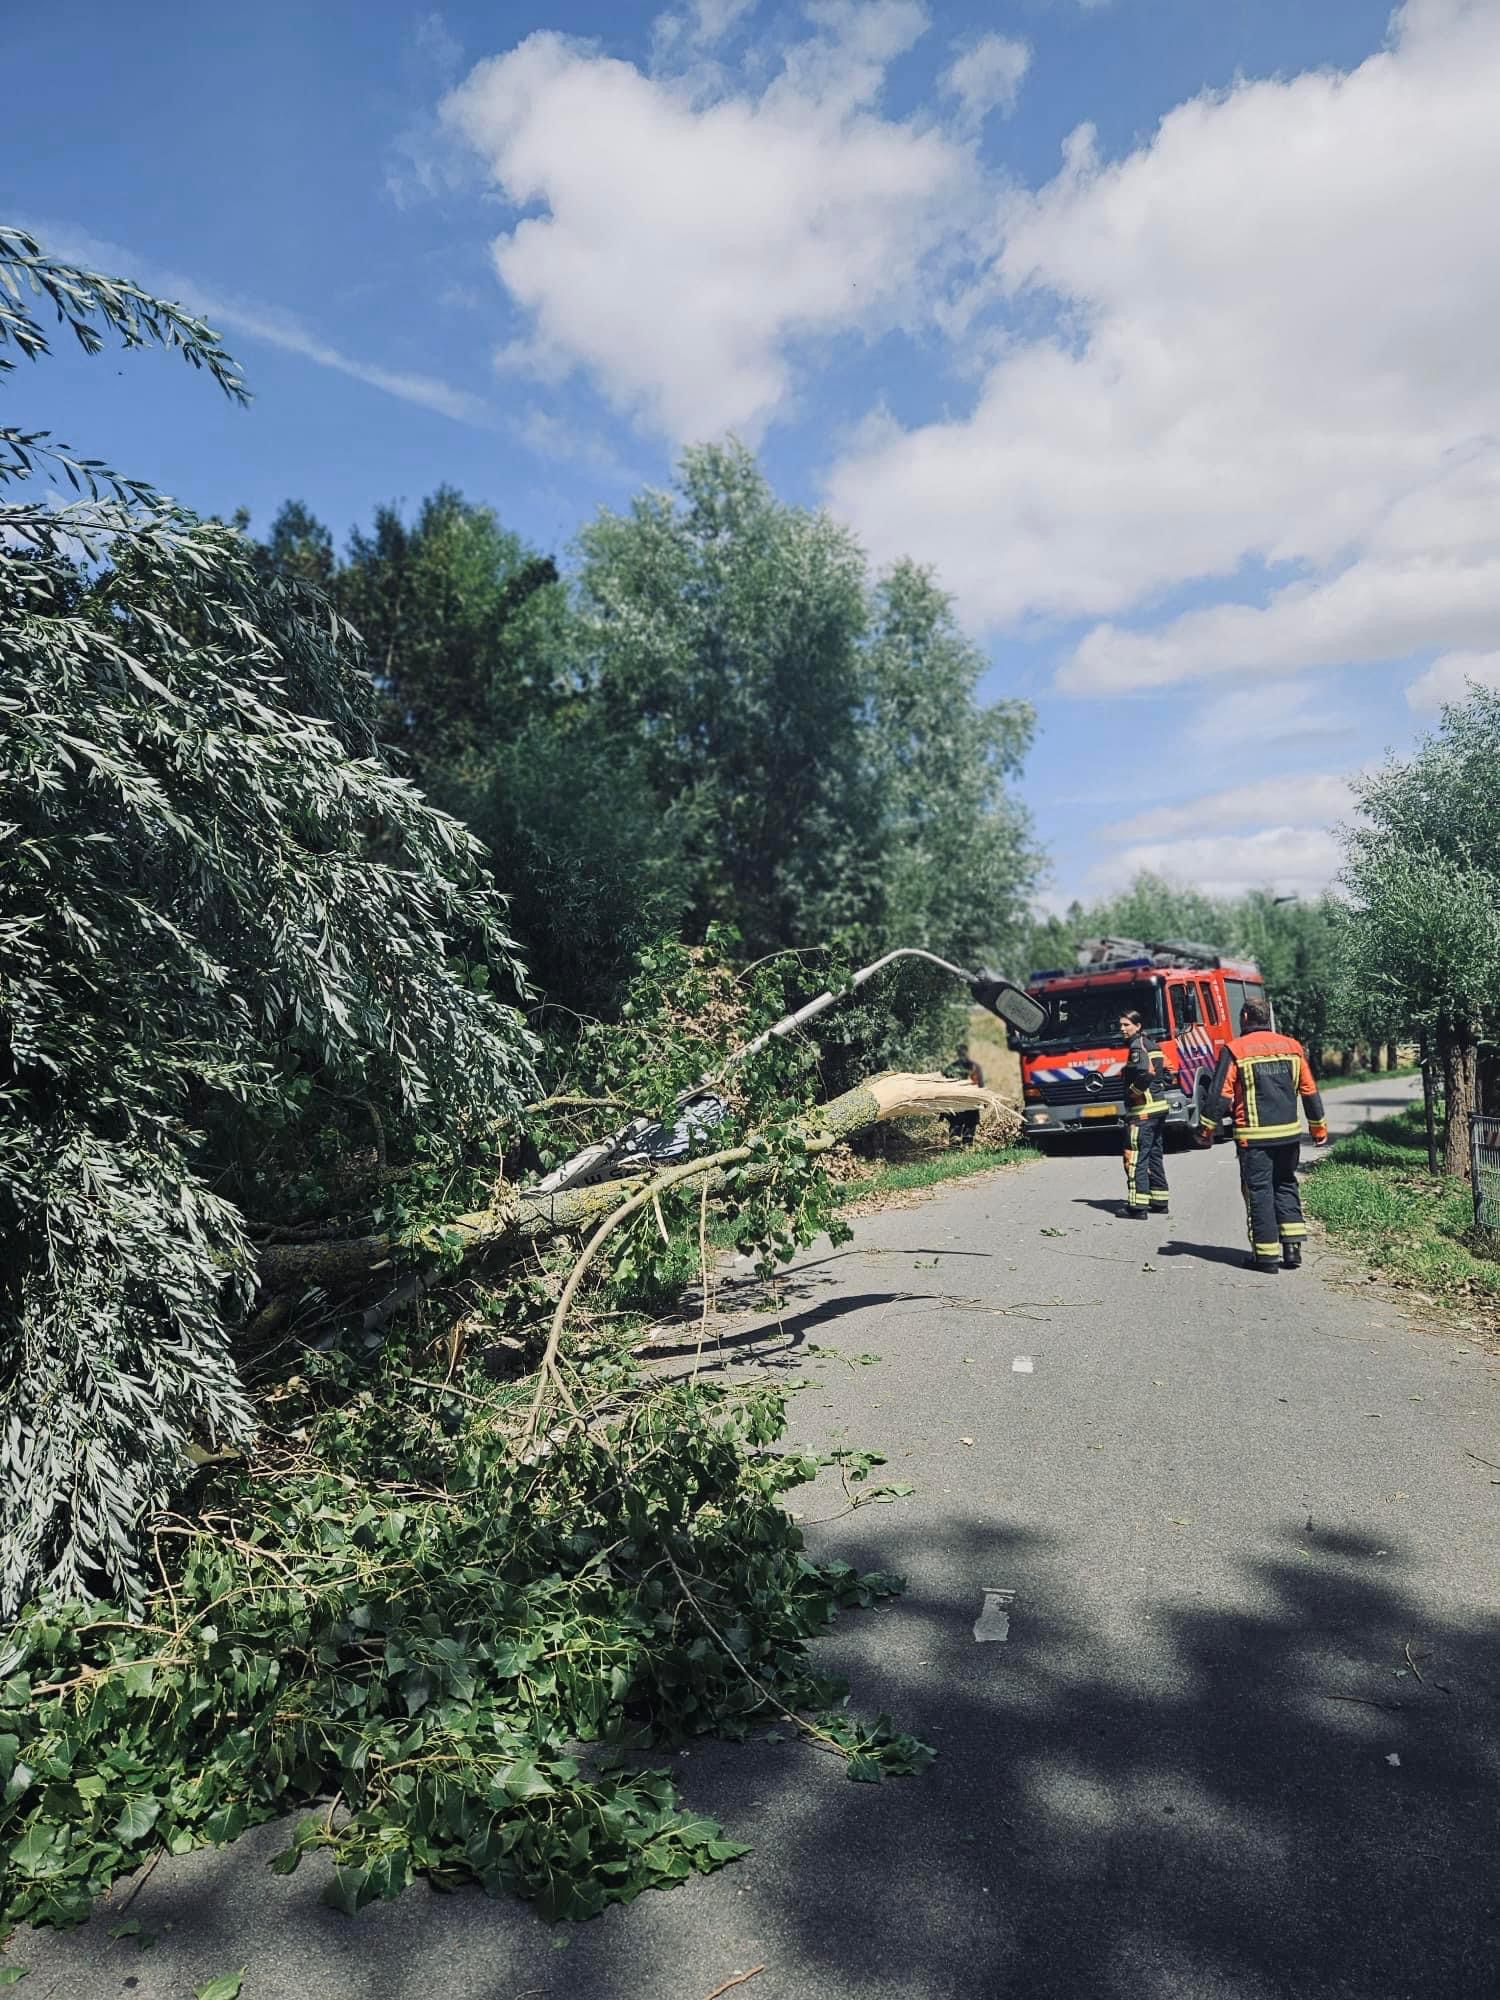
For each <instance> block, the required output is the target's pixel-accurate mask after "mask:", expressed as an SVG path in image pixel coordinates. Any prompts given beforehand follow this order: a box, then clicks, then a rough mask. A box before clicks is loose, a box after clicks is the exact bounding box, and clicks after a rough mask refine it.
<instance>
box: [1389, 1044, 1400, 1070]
mask: <svg viewBox="0 0 1500 2000" xmlns="http://www.w3.org/2000/svg"><path fill="white" fill-rule="evenodd" d="M1400 1061H1401V1051H1400V1050H1399V1049H1398V1048H1397V1047H1396V1044H1395V1043H1394V1042H1387V1043H1386V1045H1385V1066H1386V1068H1387V1069H1395V1068H1397V1067H1398V1066H1399V1064H1400Z"/></svg>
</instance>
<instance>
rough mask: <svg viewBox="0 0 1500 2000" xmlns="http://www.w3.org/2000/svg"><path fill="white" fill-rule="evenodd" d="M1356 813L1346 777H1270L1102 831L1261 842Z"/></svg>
mask: <svg viewBox="0 0 1500 2000" xmlns="http://www.w3.org/2000/svg"><path fill="white" fill-rule="evenodd" d="M1353 809H1354V793H1353V790H1352V789H1351V787H1350V784H1349V780H1348V778H1347V777H1343V776H1340V775H1338V774H1336V773H1334V772H1331V771H1319V772H1311V773H1309V774H1308V775H1306V776H1305V777H1291V778H1282V777H1275V778H1265V779H1257V780H1253V781H1252V782H1250V783H1248V784H1243V785H1231V786H1229V787H1227V788H1226V789H1225V790H1223V791H1219V792H1209V793H1206V794H1204V795H1203V796H1202V797H1200V798H1195V799H1185V800H1183V801H1181V802H1180V803H1179V804H1177V805H1164V806H1151V807H1148V808H1147V810H1146V811H1145V812H1140V813H1133V814H1132V815H1131V816H1130V818H1129V819H1123V820H1119V821H1117V822H1116V823H1115V824H1114V825H1113V826H1108V827H1105V828H1104V829H1103V835H1104V837H1105V838H1107V839H1111V840H1118V841H1130V842H1139V841H1148V840H1155V841H1162V840H1176V839H1178V838H1179V837H1180V836H1182V835H1186V834H1191V835H1193V836H1194V837H1195V842H1196V840H1199V839H1210V840H1212V839H1216V838H1222V837H1224V836H1226V835H1229V834H1231V833H1244V832H1245V831H1246V830H1248V831H1249V832H1250V833H1251V835H1252V836H1253V838H1255V839H1259V838H1260V837H1261V836H1262V835H1263V834H1264V833H1266V832H1267V831H1275V832H1277V833H1278V834H1283V833H1287V832H1289V831H1293V830H1295V831H1299V832H1301V831H1309V830H1313V831H1325V830H1326V829H1327V828H1328V827H1329V826H1330V825H1333V824H1335V823H1336V822H1338V821H1339V820H1342V819H1346V818H1347V817H1348V815H1349V814H1350V813H1351V812H1352V811H1353Z"/></svg>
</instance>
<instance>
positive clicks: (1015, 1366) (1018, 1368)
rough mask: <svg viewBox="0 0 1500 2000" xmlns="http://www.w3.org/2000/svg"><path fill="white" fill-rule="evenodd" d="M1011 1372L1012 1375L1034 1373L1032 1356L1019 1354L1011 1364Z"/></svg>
mask: <svg viewBox="0 0 1500 2000" xmlns="http://www.w3.org/2000/svg"><path fill="white" fill-rule="evenodd" d="M1010 1372H1011V1374H1012V1375H1030V1374H1032V1373H1034V1370H1033V1368H1032V1362H1031V1356H1030V1355H1029V1354H1018V1355H1017V1356H1016V1358H1015V1360H1014V1361H1012V1363H1011V1364H1010Z"/></svg>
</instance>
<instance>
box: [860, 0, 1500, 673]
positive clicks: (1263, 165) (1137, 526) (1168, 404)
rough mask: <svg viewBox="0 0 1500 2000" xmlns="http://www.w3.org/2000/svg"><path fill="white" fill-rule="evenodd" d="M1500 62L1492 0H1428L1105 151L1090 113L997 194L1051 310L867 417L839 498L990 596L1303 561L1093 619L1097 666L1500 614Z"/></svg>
mask: <svg viewBox="0 0 1500 2000" xmlns="http://www.w3.org/2000/svg"><path fill="white" fill-rule="evenodd" d="M1497 92H1500V6H1497V5H1496V4H1494V0H1409V4H1408V5H1406V6H1405V7H1404V8H1402V9H1400V10H1399V11H1398V13H1397V15H1396V16H1395V18H1394V22H1393V29H1392V39H1391V41H1390V44H1389V46H1388V47H1386V48H1384V49H1382V50H1381V51H1379V52H1377V53H1375V54H1373V55H1372V56H1371V57H1370V58H1369V59H1368V60H1367V61H1366V62H1364V63H1363V64H1361V65H1360V66H1359V67H1358V68H1357V69H1355V70H1353V71H1351V72H1349V73H1347V74H1345V73H1339V72H1334V71H1319V72H1316V73H1308V74H1305V75H1300V76H1294V77H1290V78H1282V79H1276V80H1269V81H1259V82H1243V83H1240V84H1238V85H1236V86H1235V87H1234V88H1233V89H1231V90H1228V91H1225V92H1222V93H1214V94H1205V95H1204V96H1202V97H1199V98H1197V99H1195V100H1193V101H1192V102H1190V103H1186V104H1183V105H1180V106H1179V107H1178V108H1177V109H1175V110H1174V111H1172V112H1171V113H1170V114H1169V115H1168V116H1167V117H1166V118H1165V119H1164V120H1163V121H1162V123H1161V126H1160V127H1159V129H1158V130H1157V132H1156V133H1155V134H1154V136H1153V137H1152V138H1151V140H1150V141H1149V143H1147V144H1145V145H1143V146H1141V147H1140V148H1139V149H1137V150H1136V151H1135V152H1133V153H1131V154H1129V155H1128V156H1127V157H1126V158H1124V159H1122V160H1120V161H1119V162H1118V163H1116V164H1113V165H1105V164H1102V163H1101V162H1100V160H1099V159H1098V156H1097V148H1096V144H1095V140H1094V137H1093V134H1092V133H1091V132H1090V131H1089V130H1088V129H1087V128H1083V129H1081V130H1080V131H1079V132H1077V133H1075V134H1074V135H1073V138H1072V139H1071V140H1070V141H1069V144H1068V147H1067V149H1066V154H1065V159H1064V164H1063V167H1062V170H1061V172H1060V173H1059V174H1058V175H1057V176H1056V178H1055V179H1054V180H1052V181H1051V182H1050V183H1049V184H1048V185H1047V186H1045V187H1044V188H1042V189H1041V190H1040V191H1039V192H1037V193H1034V194H1026V193H1022V194H1017V195H1014V196H1012V197H1010V198H1009V199H1007V200H1006V201H1004V202H1003V203H1002V206H1001V214H1000V222H1001V227H1002V231H1003V247H1002V248H1001V250H1000V253H999V256H998V260H997V262H996V265H995V268H994V271H993V274H992V284H993V287H994V291H995V296H996V298H997V299H998V300H999V301H1001V302H1002V303H1009V304H1010V305H1012V306H1014V307H1015V308H1017V309H1018V310H1019V311H1022V312H1024V313H1025V315H1026V316H1027V317H1026V320H1025V322H1024V324H1025V325H1026V326H1027V327H1029V326H1030V325H1031V324H1034V323H1035V315H1036V312H1037V310H1038V308H1039V307H1046V306H1049V305H1050V306H1051V308H1052V309H1053V310H1054V312H1055V314H1056V321H1055V326H1054V328H1053V330H1051V331H1049V332H1046V333H1044V334H1042V335H1040V336H1037V335H1032V334H1030V333H1029V332H1025V333H1018V334H1015V335H1013V337H1012V338H1011V339H1010V341H1009V342H1008V344H1006V345H1005V346H1003V347H1002V348H1001V350H1000V352H999V357H998V359H997V360H995V362H994V363H993V365H992V366H991V367H990V368H989V371H988V373H987V375H986V377H985V379H984V383H983V387H982V389H981V391H980V393H979V396H978V399H977V401H976V403H975V405H974V407H973V409H972V411H971V412H970V413H969V414H968V415H966V416H962V417H959V418H956V419H952V420H947V421H941V422H934V423H929V424H923V425H918V426H916V427H914V428H911V429H908V430H903V429H901V428H900V427H899V426H896V425H892V424H890V423H887V424H886V425H885V426H884V427H883V430H881V431H875V432H873V433H872V434H871V435H869V436H867V437H865V438H862V439H860V440H859V441H858V442H857V443H856V444H855V445H854V446H853V447H852V448H851V449H850V451H849V452H848V454H847V456H846V457H845V458H844V459H843V461H842V462H841V463H840V464H838V465H837V466H836V467H835V468H834V470H833V472H832V475H831V477H830V479H829V482H828V492H829V497H830V499H831V501H832V502H833V504H834V505H835V507H836V508H837V509H838V511H839V512H840V513H842V514H843V515H844V516H845V517H846V518H848V519H849V520H851V521H852V522H853V524H854V525H855V527H856V528H857V529H858V530H859V531H860V532H861V533H862V535H863V536H864V538H865V540H866V542H867V543H868V544H869V545H870V546H871V548H872V550H873V551H874V553H875V554H877V555H878V556H879V557H882V558H889V557H891V556H893V555H894V554H896V553H898V552H906V553H912V554H915V555H917V556H919V557H921V558H924V559H926V560H929V561H932V562H934V563H935V564H937V565H938V567H939V570H940V572H941V574H942V576H943V578H944V580H945V581H946V582H947V583H948V584H949V585H950V586H951V587H954V588H956V590H957V591H958V593H959V596H960V600H961V604H962V607H963V609H964V611H965V613H966V614H967V615H968V616H969V617H971V618H972V619H974V620H976V621H978V622H980V623H983V624H985V625H987V626H990V627H1003V626H1007V625H1012V624H1014V623H1016V622H1017V621H1020V620H1023V619H1026V618H1028V617H1035V616H1037V615H1042V616H1048V615H1054V616H1073V617H1077V616H1084V617H1102V618H1109V617H1111V616H1112V615H1113V616H1116V617H1117V616H1118V615H1119V614H1121V613H1124V612H1135V613H1139V612H1140V611H1141V610H1143V609H1146V608H1149V606H1150V604H1151V602H1152V600H1153V599H1154V598H1155V597H1156V596H1158V595H1159V594H1160V593H1161V592H1163V591H1165V590H1168V589H1171V588H1174V587H1179V586H1181V585H1182V584H1184V583H1185V582H1188V581H1191V580H1201V579H1224V580H1228V579H1234V578H1235V577H1237V576H1238V575H1240V574H1241V572H1242V571H1243V570H1244V569H1245V567H1246V565H1252V566H1253V565H1260V564H1269V565H1272V566H1276V565H1284V566H1287V567H1288V568H1289V569H1290V570H1291V571H1292V573H1293V574H1294V575H1297V573H1298V572H1300V575H1297V580H1296V581H1295V582H1293V583H1291V584H1289V585H1287V586H1286V587H1285V588H1283V589H1282V590H1280V591H1278V592H1277V593H1276V595H1275V596H1274V597H1273V599H1272V600H1271V602H1270V604H1269V605H1268V606H1267V607H1266V608H1265V609H1260V608H1258V607H1255V606H1248V607H1247V606H1238V605H1229V606H1225V607H1221V608H1217V609H1214V608H1211V609H1208V610H1204V611H1201V612H1194V613H1191V614H1189V615H1188V616H1187V617H1185V618H1182V619H1178V620H1175V621H1173V622H1172V623H1171V624H1169V625H1168V626H1166V627H1165V628H1164V629H1162V630H1161V631H1157V632H1146V633H1140V632H1134V631H1121V630H1117V629H1115V628H1114V627H1112V626H1109V627H1105V628H1103V629H1102V630H1101V631H1100V632H1098V633H1094V634H1091V635H1089V637H1088V638H1086V639H1085V641H1084V642H1083V644H1082V645H1081V646H1080V647H1079V649H1078V651H1077V653H1076V655H1075V656H1074V659H1073V661H1072V662H1071V663H1070V664H1069V667H1068V669H1067V672H1066V674H1065V677H1064V679H1065V685H1067V686H1069V687H1071V688H1074V689H1076V690H1078V691H1083V692H1117V691H1121V690H1124V689H1127V688H1133V687H1140V686H1160V685H1164V684H1166V683H1168V682H1172V681H1178V680H1184V679H1188V678H1193V677H1196V676H1198V675H1200V674H1203V673H1213V672H1220V671H1229V670H1231V669H1233V668H1235V667H1245V666H1252V665H1261V666H1269V667H1271V668H1272V669H1273V670H1275V671H1292V670H1294V669H1296V668H1298V667H1301V666H1312V665H1317V664H1320V663H1331V662H1335V661H1339V660H1344V659H1350V658H1365V659H1372V658H1377V657H1379V658H1396V657H1402V656H1405V655H1408V654H1410V653H1412V652H1414V651H1423V650H1428V649H1430V648H1432V647H1455V648H1458V647H1462V648H1468V647H1475V646H1479V645H1482V644H1484V643H1489V644H1493V642H1494V635H1495V633H1496V631H1497V629H1500V621H1497V613H1500V550H1497V548H1496V546H1495V542H1494V539H1493V536H1492V532H1491V531H1492V524H1493V520H1494V514H1493V512H1490V513H1489V514H1488V518H1486V516H1485V514H1484V513H1482V512H1476V511H1474V510H1473V509H1472V507H1471V508H1470V509H1469V510H1468V511H1467V515H1466V517H1465V510H1464V509H1463V508H1462V507H1461V506H1460V504H1459V503H1460V499H1461V497H1462V496H1463V495H1464V494H1466V493H1467V494H1468V495H1469V497H1470V498H1472V495H1473V493H1474V491H1476V490H1478V489H1480V488H1483V487H1485V486H1489V487H1491V488H1492V489H1493V487H1494V484H1495V478H1496V474H1495V464H1496V452H1495V448H1494V446H1493V443H1492V441H1493V440H1494V439H1495V438H1496V437H1497V436H1500V374H1497V372H1496V370H1495V367H1494V362H1493V329H1494V327H1495V326H1496V324H1497V323H1500V235H1497V232H1496V229H1495V226H1494V217H1495V215H1496V214H1497V213H1500V118H1497V117H1496V115H1495V104H1496V101H1497ZM1487 441H1489V442H1488V443H1487ZM1481 629H1483V630H1484V631H1486V632H1487V634H1488V639H1487V641H1486V639H1484V638H1482V637H1481V636H1480V634H1481Z"/></svg>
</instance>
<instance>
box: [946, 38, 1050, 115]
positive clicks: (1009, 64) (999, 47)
mask: <svg viewBox="0 0 1500 2000" xmlns="http://www.w3.org/2000/svg"><path fill="white" fill-rule="evenodd" d="M1030 67H1031V49H1030V47H1029V45H1028V44H1027V43H1025V42H1022V41H1017V40H1016V39H1015V38H1014V37H1012V36H1010V35H982V36H981V37H980V38H979V40H978V41H977V42H975V44H974V46H973V47H972V48H970V49H965V51H964V52H963V54H962V55H961V56H960V57H959V58H958V60H957V61H956V62H955V63H954V64H953V65H952V67H951V68H950V69H948V70H946V71H945V72H944V75H943V88H944V90H946V91H947V92H948V94H949V96H950V97H956V98H957V99H958V101H959V109H960V112H961V115H962V117H963V120H964V123H965V124H966V125H968V126H970V127H977V126H979V125H982V124H983V123H984V121H985V119H986V118H987V117H988V116H989V114H990V113H991V112H992V111H999V112H1000V113H1002V114H1003V115H1004V116H1005V117H1009V116H1010V114H1011V112H1012V111H1014V110H1015V108H1016V100H1017V98H1018V97H1019V96H1020V91H1021V83H1022V80H1023V78H1024V77H1025V75H1026V72H1027V70H1029V69H1030Z"/></svg>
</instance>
